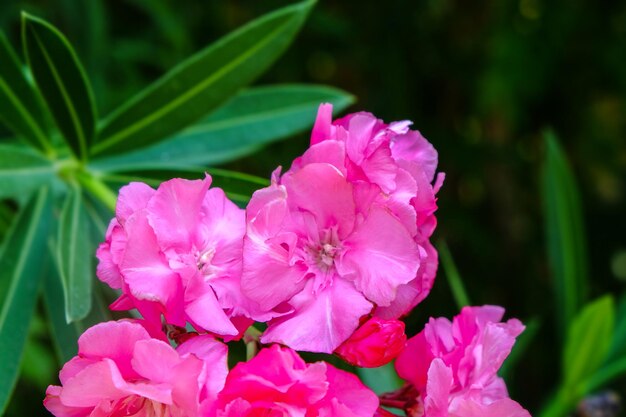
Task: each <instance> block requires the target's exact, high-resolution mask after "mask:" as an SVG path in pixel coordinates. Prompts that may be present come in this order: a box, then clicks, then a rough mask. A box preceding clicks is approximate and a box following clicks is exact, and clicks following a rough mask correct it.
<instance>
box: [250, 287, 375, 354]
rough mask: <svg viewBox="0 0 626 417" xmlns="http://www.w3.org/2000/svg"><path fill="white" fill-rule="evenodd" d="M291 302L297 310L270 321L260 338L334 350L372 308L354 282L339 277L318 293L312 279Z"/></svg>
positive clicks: (315, 349) (308, 348)
mask: <svg viewBox="0 0 626 417" xmlns="http://www.w3.org/2000/svg"><path fill="white" fill-rule="evenodd" d="M290 304H291V305H292V306H293V308H294V309H295V312H294V313H292V314H290V315H287V316H284V317H280V318H278V319H275V320H273V321H271V322H270V323H269V326H268V329H267V330H266V331H265V333H264V334H263V336H262V337H261V342H263V343H282V344H285V345H287V346H289V347H291V348H293V349H296V350H304V351H312V352H325V353H331V352H332V351H334V350H335V349H336V348H337V347H338V346H339V345H340V344H341V343H343V342H344V341H345V340H346V339H347V338H348V337H350V335H351V334H352V332H354V330H356V328H357V327H358V325H359V319H360V318H361V316H363V315H365V314H368V313H369V312H370V311H371V308H372V305H371V304H370V303H369V302H368V301H367V300H366V299H365V297H363V295H362V294H361V293H359V292H358V291H357V290H356V289H355V288H354V286H353V285H352V284H351V283H348V282H345V281H343V280H342V279H339V278H336V279H335V280H334V281H333V283H332V284H331V285H330V286H329V287H327V288H326V289H324V290H321V291H320V292H319V293H317V294H314V293H313V281H311V280H310V281H309V282H308V283H307V286H306V287H305V288H304V289H303V290H302V292H300V293H299V294H297V295H296V296H294V297H293V298H292V299H291V301H290Z"/></svg>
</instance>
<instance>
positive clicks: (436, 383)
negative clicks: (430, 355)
mask: <svg viewBox="0 0 626 417" xmlns="http://www.w3.org/2000/svg"><path fill="white" fill-rule="evenodd" d="M452 385H453V378H452V370H450V368H448V367H447V366H446V365H445V364H444V363H443V361H442V360H441V359H439V358H436V359H435V360H433V361H432V363H431V364H430V368H429V369H428V383H427V385H426V398H425V399H424V414H425V415H428V416H429V417H448V403H449V400H450V391H451V390H452Z"/></svg>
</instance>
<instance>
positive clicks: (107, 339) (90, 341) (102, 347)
mask: <svg viewBox="0 0 626 417" xmlns="http://www.w3.org/2000/svg"><path fill="white" fill-rule="evenodd" d="M149 338H150V335H149V334H148V332H147V331H146V330H145V329H144V328H143V327H142V326H141V325H139V324H136V323H131V322H114V321H108V322H105V323H99V324H96V325H95V326H93V327H91V328H89V329H87V330H86V331H85V333H83V334H82V335H81V336H80V338H79V339H78V353H79V355H80V356H81V357H83V358H86V359H104V358H109V359H111V360H113V361H114V362H115V364H116V365H117V368H118V369H119V371H120V372H121V374H122V375H123V376H124V377H125V378H129V377H136V376H137V373H136V372H135V371H134V370H133V369H132V366H131V360H132V357H133V346H134V344H135V343H137V342H138V341H140V340H146V339H149Z"/></svg>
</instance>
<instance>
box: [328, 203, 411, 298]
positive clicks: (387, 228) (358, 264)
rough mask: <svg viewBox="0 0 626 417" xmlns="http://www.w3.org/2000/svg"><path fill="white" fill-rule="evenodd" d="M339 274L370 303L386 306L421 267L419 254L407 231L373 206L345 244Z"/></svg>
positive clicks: (387, 214) (396, 220) (392, 218)
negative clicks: (348, 279)
mask: <svg viewBox="0 0 626 417" xmlns="http://www.w3.org/2000/svg"><path fill="white" fill-rule="evenodd" d="M344 246H345V248H346V251H345V253H344V255H343V257H342V258H341V260H340V261H339V262H337V270H338V272H339V274H341V275H342V276H346V277H349V278H350V279H351V280H353V281H354V284H355V286H356V288H357V289H358V290H360V291H362V292H363V294H364V295H365V296H366V297H367V298H368V299H369V300H371V301H373V302H375V303H377V304H378V305H382V306H386V305H389V304H391V302H392V301H393V300H394V298H395V297H396V293H397V289H398V287H399V286H400V285H402V284H406V283H408V282H410V281H411V280H412V279H413V278H414V277H415V274H416V273H417V269H418V267H419V252H418V247H417V244H416V243H415V242H414V241H413V239H412V238H411V236H410V235H409V233H408V232H407V230H406V229H405V228H404V227H403V226H402V224H401V223H400V222H399V221H398V219H396V218H395V217H394V216H393V215H392V214H391V213H389V211H388V210H386V209H384V208H382V207H379V206H374V207H372V208H371V210H370V214H369V216H368V217H367V218H366V219H365V221H364V222H363V223H362V224H360V225H359V226H357V228H356V230H355V231H354V233H352V234H351V235H350V236H349V237H348V239H347V240H346V241H344Z"/></svg>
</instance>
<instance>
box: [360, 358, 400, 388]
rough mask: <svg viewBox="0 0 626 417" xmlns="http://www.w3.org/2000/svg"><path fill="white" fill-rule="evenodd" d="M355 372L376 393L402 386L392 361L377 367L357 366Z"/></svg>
mask: <svg viewBox="0 0 626 417" xmlns="http://www.w3.org/2000/svg"><path fill="white" fill-rule="evenodd" d="M356 373H357V375H358V376H359V377H360V378H361V381H363V383H364V384H365V385H367V386H368V387H370V388H371V389H372V391H374V392H375V393H376V394H378V395H380V394H383V393H385V392H391V391H394V390H397V389H398V388H400V387H402V381H401V380H400V378H399V377H398V374H397V373H396V370H395V368H394V366H393V363H388V364H387V365H383V366H381V367H378V368H357V370H356Z"/></svg>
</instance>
